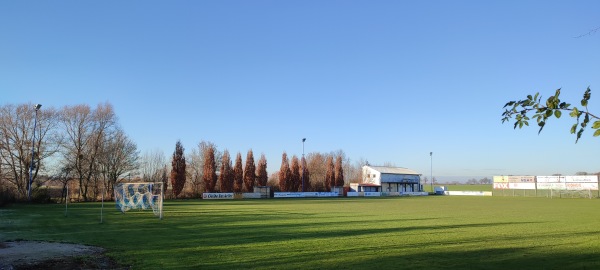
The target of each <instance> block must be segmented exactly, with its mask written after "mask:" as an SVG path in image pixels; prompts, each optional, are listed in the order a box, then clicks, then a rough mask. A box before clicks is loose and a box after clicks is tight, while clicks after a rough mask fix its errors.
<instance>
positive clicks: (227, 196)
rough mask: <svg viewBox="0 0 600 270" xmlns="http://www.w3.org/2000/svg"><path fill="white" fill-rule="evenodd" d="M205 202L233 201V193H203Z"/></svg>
mask: <svg viewBox="0 0 600 270" xmlns="http://www.w3.org/2000/svg"><path fill="white" fill-rule="evenodd" d="M202 199H204V200H233V193H202Z"/></svg>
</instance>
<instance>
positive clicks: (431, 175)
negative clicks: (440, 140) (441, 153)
mask: <svg viewBox="0 0 600 270" xmlns="http://www.w3.org/2000/svg"><path fill="white" fill-rule="evenodd" d="M429 157H430V163H431V165H430V166H431V167H430V171H429V173H430V175H429V176H430V177H431V179H429V181H430V182H429V183H431V192H434V190H433V152H429Z"/></svg>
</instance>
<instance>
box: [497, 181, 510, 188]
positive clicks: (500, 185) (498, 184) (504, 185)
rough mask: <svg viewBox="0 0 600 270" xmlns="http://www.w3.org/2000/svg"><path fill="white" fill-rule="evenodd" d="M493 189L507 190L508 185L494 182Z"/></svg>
mask: <svg viewBox="0 0 600 270" xmlns="http://www.w3.org/2000/svg"><path fill="white" fill-rule="evenodd" d="M494 189H509V186H508V183H496V182H494Z"/></svg>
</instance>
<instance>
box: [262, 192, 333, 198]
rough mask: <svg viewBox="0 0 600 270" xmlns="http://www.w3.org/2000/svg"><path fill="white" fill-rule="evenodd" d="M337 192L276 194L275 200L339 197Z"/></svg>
mask: <svg viewBox="0 0 600 270" xmlns="http://www.w3.org/2000/svg"><path fill="white" fill-rule="evenodd" d="M338 196H340V194H339V193H337V192H275V193H274V194H273V197H275V198H311V197H338Z"/></svg>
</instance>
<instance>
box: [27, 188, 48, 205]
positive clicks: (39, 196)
mask: <svg viewBox="0 0 600 270" xmlns="http://www.w3.org/2000/svg"><path fill="white" fill-rule="evenodd" d="M31 202H34V203H51V202H52V199H51V198H50V193H49V192H48V188H37V189H34V190H33V192H32V193H31Z"/></svg>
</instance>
